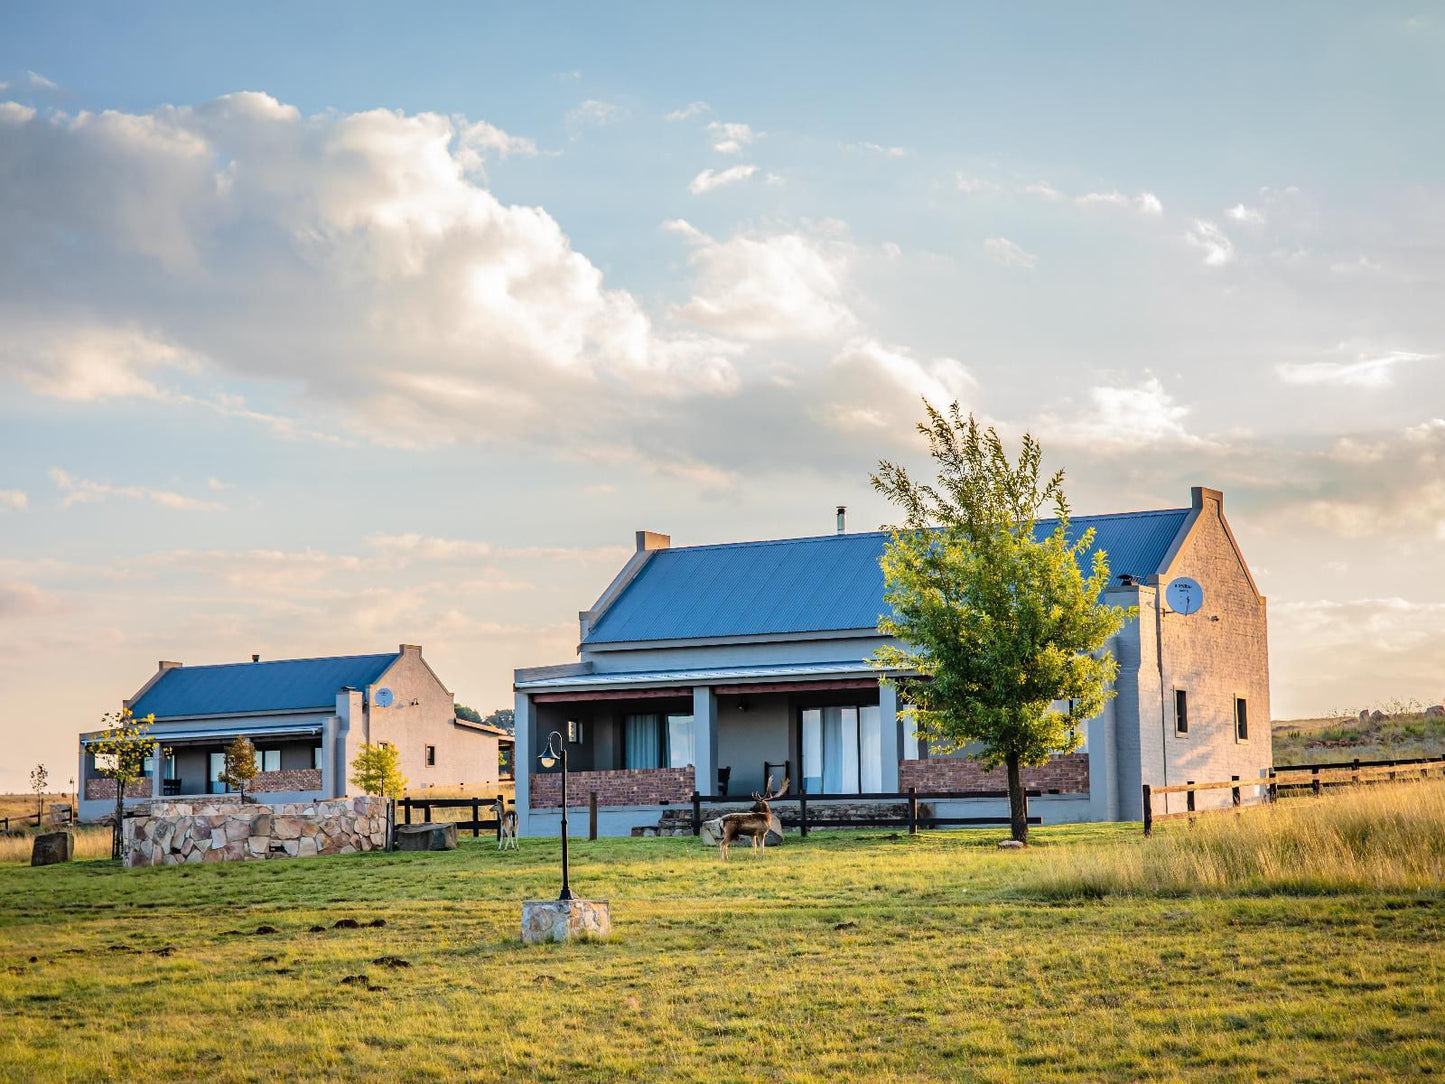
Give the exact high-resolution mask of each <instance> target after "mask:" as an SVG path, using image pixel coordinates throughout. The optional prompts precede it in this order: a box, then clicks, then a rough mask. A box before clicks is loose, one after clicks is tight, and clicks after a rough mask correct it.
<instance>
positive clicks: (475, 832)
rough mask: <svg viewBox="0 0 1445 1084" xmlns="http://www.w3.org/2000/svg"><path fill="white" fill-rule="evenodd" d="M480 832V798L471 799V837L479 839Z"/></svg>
mask: <svg viewBox="0 0 1445 1084" xmlns="http://www.w3.org/2000/svg"><path fill="white" fill-rule="evenodd" d="M481 834H482V800H481V799H480V798H473V799H472V838H473V839H479V838H480V837H481Z"/></svg>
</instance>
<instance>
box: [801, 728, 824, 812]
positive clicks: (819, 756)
mask: <svg viewBox="0 0 1445 1084" xmlns="http://www.w3.org/2000/svg"><path fill="white" fill-rule="evenodd" d="M803 790H805V791H807V792H808V793H809V794H819V793H821V792H822V790H823V713H822V711H821V710H819V709H818V708H804V709H803Z"/></svg>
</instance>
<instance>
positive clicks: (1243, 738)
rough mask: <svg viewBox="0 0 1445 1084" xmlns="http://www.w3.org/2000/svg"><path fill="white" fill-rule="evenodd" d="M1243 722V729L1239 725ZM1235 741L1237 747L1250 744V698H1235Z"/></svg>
mask: <svg viewBox="0 0 1445 1084" xmlns="http://www.w3.org/2000/svg"><path fill="white" fill-rule="evenodd" d="M1241 709H1242V712H1241ZM1241 722H1243V723H1244V726H1243V727H1241V726H1240V725H1239V724H1240V723H1241ZM1234 741H1235V744H1236V745H1248V744H1249V698H1248V697H1246V696H1236V697H1235V698H1234Z"/></svg>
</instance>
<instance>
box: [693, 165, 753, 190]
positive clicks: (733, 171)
mask: <svg viewBox="0 0 1445 1084" xmlns="http://www.w3.org/2000/svg"><path fill="white" fill-rule="evenodd" d="M757 171H758V167H757V166H729V167H728V168H727V169H720V170H712V169H705V170H703V171H702V172H701V173H699V174H698V175H697V176H696V177H694V178H693V179H692V182H691V183H690V184H689V185H688V186H687V190H688V191H689V192H691V193H692V194H693V195H694V196H701V195H704V194H706V193H708V192H711V191H713V190H714V189H717V188H722V187H723V186H724V185H729V184H738V183H739V182H741V181H745V180H747V179H748V178H749V177H751V176H752V175H753V174H754V173H756V172H757Z"/></svg>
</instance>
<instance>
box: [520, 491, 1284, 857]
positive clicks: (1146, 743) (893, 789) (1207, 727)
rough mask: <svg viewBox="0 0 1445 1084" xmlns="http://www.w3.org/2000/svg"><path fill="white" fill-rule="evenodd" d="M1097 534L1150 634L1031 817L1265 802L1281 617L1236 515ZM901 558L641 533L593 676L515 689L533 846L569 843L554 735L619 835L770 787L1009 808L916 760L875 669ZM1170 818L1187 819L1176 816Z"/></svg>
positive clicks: (1111, 815) (858, 549) (616, 587)
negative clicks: (1276, 628)
mask: <svg viewBox="0 0 1445 1084" xmlns="http://www.w3.org/2000/svg"><path fill="white" fill-rule="evenodd" d="M1089 528H1092V529H1093V530H1094V532H1095V539H1094V546H1095V548H1096V549H1100V550H1104V551H1105V552H1106V553H1107V555H1108V559H1109V568H1110V574H1111V583H1110V586H1109V587H1108V589H1107V590H1106V591H1105V595H1104V598H1105V600H1106V601H1108V602H1110V603H1113V604H1115V605H1118V606H1121V607H1128V606H1137V607H1138V612H1139V616H1138V618H1137V619H1136V620H1134V621H1131V622H1130V623H1129V624H1128V625H1126V626H1125V628H1124V629H1123V630H1122V631H1121V632H1120V633H1119V634H1118V635H1117V636H1116V637H1115V638H1114V639H1113V641H1112V642H1111V643H1110V649H1111V650H1112V651H1113V653H1114V655H1115V657H1116V658H1117V659H1118V661H1119V675H1118V680H1117V684H1116V693H1117V695H1116V696H1115V698H1114V699H1112V700H1111V701H1110V702H1109V704H1108V705H1107V707H1106V708H1105V710H1104V711H1103V713H1102V714H1101V715H1100V716H1098V717H1097V718H1095V719H1093V720H1091V721H1090V722H1089V724H1088V727H1087V732H1086V734H1085V736H1084V744H1083V747H1082V748H1081V749H1080V750H1079V751H1078V752H1075V753H1070V754H1062V755H1058V756H1055V757H1054V758H1052V760H1051V761H1050V762H1049V763H1048V764H1047V765H1045V766H1043V767H1042V768H1037V769H1028V770H1026V783H1027V785H1028V786H1030V787H1031V788H1034V789H1035V790H1037V791H1039V792H1041V793H1040V795H1039V796H1038V797H1035V798H1034V799H1033V801H1032V804H1031V810H1030V811H1031V813H1033V814H1034V815H1036V816H1038V817H1040V818H1041V819H1042V820H1043V821H1044V822H1045V823H1058V822H1065V821H1087V820H1119V819H1138V818H1139V816H1140V814H1141V785H1142V784H1144V783H1148V784H1151V785H1153V786H1164V785H1168V784H1171V783H1183V782H1186V781H1189V780H1199V781H1204V780H1220V779H1229V778H1230V777H1231V776H1238V777H1239V778H1240V780H1241V781H1242V783H1243V784H1244V785H1243V786H1242V788H1241V794H1242V800H1243V801H1246V802H1247V801H1252V800H1254V799H1255V798H1256V797H1258V793H1259V789H1260V788H1258V787H1251V786H1249V785H1248V781H1249V780H1251V779H1259V778H1260V777H1261V775H1262V774H1265V773H1267V771H1268V769H1269V767H1270V765H1271V756H1270V729H1269V719H1270V713H1269V648H1268V636H1267V631H1266V629H1267V621H1266V606H1265V599H1264V597H1263V596H1262V595H1261V594H1260V592H1259V590H1258V588H1257V586H1256V584H1255V582H1254V578H1253V577H1252V576H1251V574H1250V572H1249V568H1248V566H1247V565H1246V563H1245V560H1244V556H1243V554H1242V553H1241V552H1240V550H1239V546H1238V544H1237V543H1236V541H1235V538H1234V535H1233V532H1231V530H1230V529H1229V524H1228V523H1227V522H1226V520H1225V518H1224V497H1223V494H1222V493H1220V492H1219V491H1217V490H1212V489H1206V488H1204V487H1195V488H1194V489H1193V490H1192V494H1191V502H1190V505H1189V507H1187V508H1171V509H1162V510H1155V511H1144V512H1125V513H1117V514H1112V515H1099V516H1078V517H1076V518H1074V519H1073V520H1072V521H1071V530H1072V531H1073V532H1080V533H1081V532H1083V531H1084V530H1087V529H1089ZM1038 529H1039V530H1040V531H1041V532H1048V531H1051V530H1052V529H1053V523H1052V522H1051V521H1041V522H1040V523H1039V525H1038ZM886 541H887V536H886V535H884V534H881V533H878V532H867V533H856V534H845V533H839V534H837V535H829V536H824V537H818V538H795V539H779V540H772V541H760V542H742V543H732V544H725V545H711V546H687V547H672V546H671V544H670V539H669V538H668V536H666V535H661V534H655V533H653V532H650V531H640V532H638V535H637V550H636V552H635V553H634V555H633V556H632V557H631V558H630V559H629V560H628V562H627V564H626V565H625V566H624V567H623V568H622V570H621V571H620V572H619V573H618V574H617V576H616V577H615V578H614V579H613V581H612V583H611V584H610V585H609V586H608V587H607V589H606V590H605V591H604V592H603V593H602V595H601V597H600V598H599V599H598V600H597V602H596V604H595V605H593V606H592V608H591V609H589V610H586V611H584V612H583V613H582V614H581V615H580V644H579V647H578V659H577V661H575V662H570V663H566V664H563V665H559V666H546V667H533V668H528V669H522V670H517V671H516V673H515V679H514V687H515V690H516V743H517V745H516V764H517V765H518V771H517V809H518V812H519V814H520V815H521V820H522V825H523V831H524V832H529V833H530V834H534V835H535V834H546V833H552V832H555V831H556V830H557V825H558V820H559V818H560V808H559V806H560V781H559V779H558V776H557V775H556V773H555V771H552V772H547V771H540V770H539V769H538V764H537V760H536V757H537V753H538V752H539V751H540V750H541V749H542V747H543V746H545V745H546V743H547V740H548V735H549V734H550V733H551V732H553V731H557V732H559V733H560V734H562V735H563V736H564V737H566V739H567V740H568V741H569V745H568V751H569V761H570V764H569V767H570V769H571V771H572V776H571V777H570V778H569V787H570V796H569V797H570V799H571V800H572V801H577V802H586V801H587V800H588V794H589V792H595V793H596V794H597V796H598V804H599V817H598V822H599V830H600V831H601V832H603V833H604V834H617V835H622V834H627V833H628V832H629V831H632V830H634V829H638V830H644V831H645V830H647V829H648V828H649V827H651V826H655V825H658V824H659V823H660V822H661V823H667V822H668V820H669V816H671V818H672V819H677V817H676V813H675V812H671V813H670V811H678V810H680V809H688V810H690V802H691V797H692V794H693V792H694V790H699V791H701V792H702V793H704V794H717V793H726V794H729V795H739V796H745V795H746V794H748V793H749V792H750V791H753V790H761V789H762V787H763V785H764V781H765V779H766V777H767V776H769V775H772V776H773V777H774V779H775V781H781V780H782V778H783V777H784V776H785V775H786V776H788V777H789V778H790V780H791V782H792V788H791V789H792V792H793V793H794V794H796V793H797V792H798V791H799V790H802V791H804V792H806V793H807V794H809V795H818V796H824V795H826V796H836V797H829V798H821V797H820V801H822V802H828V801H836V802H840V803H846V804H856V803H857V801H858V799H854V800H853V801H852V802H851V803H850V802H849V801H848V796H850V795H884V794H890V795H900V794H902V793H905V792H906V791H907V790H908V788H910V787H914V788H917V790H918V791H920V792H949V793H965V792H970V791H979V792H988V791H1000V790H1003V789H1004V787H1005V786H1006V784H1005V781H1004V778H1003V773H1002V771H1001V770H999V771H996V772H994V773H992V774H988V773H984V772H983V771H982V769H981V768H980V766H979V764H978V763H977V762H976V761H973V760H970V759H968V758H967V757H966V756H964V755H961V754H955V755H949V756H941V755H936V754H934V753H933V752H932V751H930V750H929V749H928V748H927V746H926V744H924V743H920V742H919V741H918V740H917V739H916V738H915V737H914V736H913V734H912V728H911V727H909V726H908V725H907V722H906V720H907V714H906V710H904V709H903V706H901V705H900V704H899V703H898V702H897V698H896V694H895V690H894V688H893V687H891V686H887V685H880V683H879V681H878V676H877V674H876V673H875V672H874V671H873V670H872V669H871V668H870V666H869V664H868V662H867V659H868V657H869V656H870V655H871V654H872V653H873V650H874V649H875V648H876V647H877V646H878V645H879V644H880V643H882V642H883V638H882V637H881V636H880V634H879V631H878V619H879V615H880V614H882V613H883V612H884V609H885V607H886V605H887V604H886V603H885V602H884V600H883V574H882V571H881V569H880V567H879V558H880V556H881V555H882V553H883V548H884V545H885V543H886ZM1181 578H1187V579H1189V580H1192V581H1194V582H1195V583H1196V584H1197V585H1198V587H1199V588H1200V589H1201V590H1200V591H1196V592H1195V593H1194V594H1193V596H1191V597H1192V599H1193V601H1192V602H1190V603H1187V604H1181V605H1175V606H1171V605H1170V603H1169V601H1168V598H1167V588H1168V585H1169V584H1170V583H1172V582H1174V581H1176V580H1179V579H1181ZM1201 593H1202V604H1201V602H1200V601H1199V595H1200V594H1201ZM1168 798H1169V799H1172V800H1181V799H1182V798H1183V796H1182V795H1170V796H1168ZM1199 800H1200V801H1201V802H1206V801H1224V802H1228V801H1230V800H1231V795H1230V792H1229V791H1228V790H1227V789H1226V790H1222V791H1212V792H1210V791H1205V792H1201V793H1200V795H1199ZM948 804H949V805H950V806H951V807H952V808H950V809H948V810H947V813H948V815H954V816H978V817H991V816H1006V803H1005V802H1004V801H1003V800H1001V799H999V798H996V797H986V796H981V797H977V798H966V799H959V800H956V801H953V802H950V803H948ZM812 808H813V807H812V805H811V803H810V809H812ZM1181 808H1182V806H1181ZM1155 811H1156V813H1163V812H1169V811H1172V806H1170V805H1168V803H1167V802H1166V801H1165V799H1164V798H1160V799H1158V800H1157V802H1156V807H1155ZM816 815H818V816H820V817H826V816H828V814H827V813H825V812H822V811H821V810H820V811H819V812H817V814H816ZM940 815H942V813H940Z"/></svg>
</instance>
